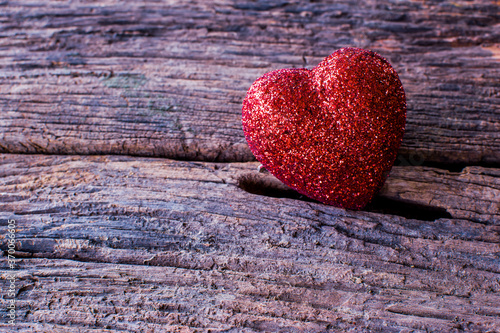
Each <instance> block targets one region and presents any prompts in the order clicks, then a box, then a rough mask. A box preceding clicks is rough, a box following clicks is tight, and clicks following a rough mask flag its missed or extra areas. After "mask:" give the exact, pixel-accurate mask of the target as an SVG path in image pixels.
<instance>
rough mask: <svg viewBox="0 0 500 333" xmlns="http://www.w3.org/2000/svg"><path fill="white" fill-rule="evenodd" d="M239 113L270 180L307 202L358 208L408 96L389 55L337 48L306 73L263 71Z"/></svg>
mask: <svg viewBox="0 0 500 333" xmlns="http://www.w3.org/2000/svg"><path fill="white" fill-rule="evenodd" d="M242 115H243V117H242V123H243V131H244V133H245V138H246V140H247V141H248V144H249V146H250V149H251V150H252V153H253V154H254V155H255V157H256V158H257V160H259V161H260V163H262V164H263V165H264V167H265V168H266V169H267V170H269V171H270V172H271V173H272V174H273V175H274V176H275V177H276V178H278V179H279V180H281V181H282V182H283V183H285V184H286V185H288V186H289V187H291V188H293V189H295V190H296V191H297V192H299V193H302V194H304V195H306V196H308V197H310V198H312V199H316V200H318V201H321V202H323V203H326V204H330V205H334V206H338V207H344V208H349V209H361V208H363V207H364V206H365V205H366V204H367V203H368V202H370V200H371V199H372V198H373V196H374V195H375V194H376V193H377V192H378V190H379V189H380V188H381V187H382V185H383V183H384V181H385V179H386V178H387V176H388V174H389V172H390V170H391V168H392V165H393V163H394V160H395V159H396V155H397V151H398V148H399V145H400V144H401V140H402V138H403V134H404V127H405V121H406V99H405V93H404V90H403V86H402V84H401V81H400V80H399V78H398V75H397V73H396V71H395V70H394V69H393V68H392V67H391V65H390V64H389V62H387V60H385V59H384V58H382V57H381V56H379V55H378V54H376V53H374V52H372V51H367V50H363V49H358V48H343V49H340V50H338V51H336V52H335V53H333V54H332V55H330V56H329V57H327V58H325V59H324V60H323V61H322V62H321V63H320V64H319V65H318V66H317V67H315V68H314V69H312V70H308V69H305V68H301V69H280V70H276V71H273V72H270V73H267V74H265V75H263V76H262V77H260V78H259V79H257V80H256V81H255V82H254V83H253V84H252V86H251V87H250V89H249V90H248V92H247V96H246V97H245V100H244V101H243V114H242Z"/></svg>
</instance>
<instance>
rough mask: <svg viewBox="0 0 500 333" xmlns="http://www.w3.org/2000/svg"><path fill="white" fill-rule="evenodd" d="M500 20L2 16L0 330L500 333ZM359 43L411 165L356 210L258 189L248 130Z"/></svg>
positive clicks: (324, 9)
mask: <svg viewBox="0 0 500 333" xmlns="http://www.w3.org/2000/svg"><path fill="white" fill-rule="evenodd" d="M498 12H499V5H498V4H497V3H495V2H493V1H479V2H469V1H453V2H451V1H440V2H437V1H435V2H434V1H432V2H431V1H429V2H418V1H397V2H396V1H394V2H385V3H382V2H378V1H368V2H364V3H362V4H360V3H359V2H356V1H335V2H334V3H319V2H313V1H311V2H306V1H294V2H286V1H275V2H266V1H250V0H248V1H247V0H245V1H238V2H236V1H212V2H209V1H163V2H152V1H151V2H121V1H112V0H100V1H92V2H87V1H71V2H65V1H33V2H27V1H26V2H16V1H4V2H0V111H1V112H0V153H1V154H0V248H1V249H2V250H3V252H2V257H1V258H0V259H1V260H0V272H1V274H2V279H1V280H0V287H1V288H2V297H1V298H0V299H2V307H1V308H0V315H2V320H3V321H2V322H0V332H11V331H13V330H15V331H22V332H24V331H26V332H33V331H34V332H82V331H85V332H87V331H89V332H124V331H125V332H165V331H171V332H208V331H211V332H259V331H262V332H338V331H349V332H371V331H381V332H429V331H432V332H462V331H467V332H497V331H500V330H499V327H500V310H499V306H498V304H500V229H499V228H500V169H499V168H498V167H499V165H500V163H499V162H500V109H499V104H500V103H499V102H500V92H499V88H500V83H499V80H498V78H499V77H500V66H499V63H500V51H499V38H500V28H499V26H500V25H499V22H500V20H499V16H498ZM343 46H358V47H364V48H370V49H373V50H375V51H377V52H379V53H380V54H381V55H383V56H384V57H386V58H387V59H388V60H389V61H390V62H391V63H392V64H393V66H394V67H395V69H396V70H397V71H398V73H400V77H401V80H402V82H403V85H404V87H405V89H406V92H407V98H408V124H407V132H406V135H405V138H404V142H403V145H402V147H401V150H400V157H399V158H398V162H397V163H398V164H399V165H400V166H397V167H395V168H393V170H392V172H391V175H390V177H389V179H388V181H387V183H386V185H385V186H384V188H383V189H382V190H381V192H380V194H379V195H378V196H377V197H376V198H375V200H374V201H373V202H372V203H371V204H370V205H369V206H368V207H367V208H366V209H364V210H363V211H360V212H354V211H349V210H343V209H337V208H333V207H329V206H325V205H322V204H319V203H316V202H312V201H310V200H307V198H303V197H301V196H300V195H298V194H297V193H296V192H294V191H291V190H289V189H287V188H286V187H285V186H284V185H282V184H281V183H279V182H278V181H277V180H276V179H274V178H273V177H272V176H270V175H264V174H261V173H258V172H257V164H256V163H255V162H252V160H253V157H252V156H251V153H250V151H249V149H248V147H247V145H246V143H245V141H244V137H243V133H242V131H241V125H240V112H241V101H242V99H243V97H244V95H245V93H246V90H247V89H248V87H249V86H250V84H251V83H252V82H253V81H254V80H255V79H256V78H257V77H259V76H260V75H262V74H263V73H265V72H267V71H270V70H274V69H277V68H284V67H308V68H311V67H313V66H315V65H316V64H317V63H318V62H319V61H320V60H321V59H322V58H323V57H325V56H327V55H329V54H330V53H332V52H333V51H334V50H336V49H338V48H340V47H343ZM30 154H33V155H30ZM54 154H55V155H54ZM67 154H69V155H67ZM71 154H76V155H71ZM89 154H97V155H99V156H81V155H89ZM106 154H112V155H113V156H111V155H106ZM63 155H67V156H63ZM79 155H80V156H79ZM117 155H118V156H117ZM120 155H121V156H120ZM124 155H129V156H124ZM130 155H135V157H134V156H130ZM146 156H156V157H169V158H173V159H177V160H171V159H162V158H150V157H146ZM180 160H184V161H180ZM213 161H218V162H220V163H213ZM238 161H239V162H244V163H235V162H238ZM8 219H15V220H16V221H17V225H18V228H17V230H16V237H17V242H16V250H17V252H16V256H17V257H18V258H20V259H19V262H18V266H19V271H18V274H19V276H18V279H17V290H18V291H17V296H16V300H17V305H18V308H17V311H18V312H17V319H16V325H15V326H14V327H11V326H6V325H5V322H6V320H5V318H6V316H5V315H6V313H7V312H6V308H5V307H4V306H3V304H5V301H6V297H5V293H4V291H5V288H6V286H7V283H8V282H7V281H6V280H5V277H6V276H7V274H8V273H9V272H10V270H9V269H8V264H7V259H6V252H5V250H6V249H7V240H6V239H5V235H6V233H7V220H8Z"/></svg>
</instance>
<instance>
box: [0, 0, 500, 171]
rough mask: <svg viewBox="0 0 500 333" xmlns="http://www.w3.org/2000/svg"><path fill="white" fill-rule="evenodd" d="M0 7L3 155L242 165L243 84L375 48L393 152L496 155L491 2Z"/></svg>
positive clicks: (469, 157)
mask: <svg viewBox="0 0 500 333" xmlns="http://www.w3.org/2000/svg"><path fill="white" fill-rule="evenodd" d="M0 8H1V10H0V69H1V71H0V107H1V109H2V111H3V112H1V113H0V152H18V153H50V154H68V153H69V154H131V155H140V156H164V157H169V158H177V159H189V160H208V161H248V160H252V159H253V156H252V155H251V153H250V151H249V149H248V147H247V145H246V144H245V141H244V138H243V135H242V132H241V125H240V118H241V117H240V113H241V102H242V99H243V97H244V96H245V93H246V90H247V89H248V87H249V86H250V85H251V83H252V82H253V81H254V80H255V79H256V78H258V77H259V76H261V75H262V74H264V73H265V72H268V71H271V70H274V69H277V68H283V67H308V68H311V67H314V66H316V65H317V64H318V63H319V61H321V60H322V59H323V58H324V57H325V56H327V55H329V54H331V53H332V52H333V51H335V50H336V49H338V48H340V47H343V46H358V47H364V48H369V49H373V50H375V51H377V52H379V53H380V54H381V55H383V56H384V57H386V58H388V59H389V61H390V62H391V63H392V64H393V66H394V67H395V69H396V70H397V71H398V73H399V74H400V77H401V80H402V82H403V85H404V87H405V89H406V92H407V97H408V125H407V132H406V136H405V139H404V142H403V146H402V148H401V154H402V155H403V156H404V157H405V159H406V160H408V159H409V158H412V159H414V160H415V161H417V162H416V163H417V164H419V163H423V162H424V161H425V162H427V163H436V162H437V163H444V164H454V163H455V164H456V163H458V164H476V165H490V166H491V165H498V164H499V162H500V124H499V122H498V118H499V114H500V109H499V107H498V105H499V104H500V93H499V87H500V86H499V82H498V78H499V77H500V66H499V57H500V51H499V44H498V41H499V40H500V28H499V16H498V8H499V7H498V5H497V4H495V3H494V2H492V1H481V2H469V1H454V2H451V1H450V2H441V1H439V2H408V1H394V2H387V3H381V2H377V1H368V2H365V3H364V4H363V5H360V4H359V2H358V1H340V2H337V1H336V2H335V3H330V4H325V3H316V2H311V3H309V2H306V1H293V2H287V1H274V2H271V3H269V2H265V1H257V2H255V1H238V2H236V1H229V0H226V1H223V0H222V1H205V2H203V1H195V2H192V1H166V2H148V3H142V2H121V1H113V0H103V1H92V2H87V1H71V2H61V1H36V2H32V3H29V4H27V3H24V2H16V1H7V2H2V3H1V7H0Z"/></svg>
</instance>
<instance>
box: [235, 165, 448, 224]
mask: <svg viewBox="0 0 500 333" xmlns="http://www.w3.org/2000/svg"><path fill="white" fill-rule="evenodd" d="M238 187H239V188H241V189H242V190H244V191H246V192H248V193H252V194H257V195H263V196H267V197H272V198H288V199H295V200H301V201H306V202H318V201H316V200H313V199H310V198H308V197H306V196H305V195H302V194H300V193H298V192H297V191H295V190H293V189H291V188H289V187H287V186H286V185H284V184H283V183H281V182H279V181H278V180H277V179H276V180H274V179H272V178H270V177H258V175H253V174H243V175H241V176H240V177H239V178H238ZM363 210H365V211H368V212H374V213H381V214H388V215H396V216H401V217H404V218H407V219H415V220H422V221H435V220H438V219H441V218H452V215H451V214H450V213H449V212H448V211H447V210H446V209H445V208H442V207H436V206H432V205H424V204H421V203H417V202H412V201H410V200H398V199H394V198H387V197H384V196H376V197H375V198H374V199H373V200H372V201H371V202H370V203H369V204H368V205H367V206H366V207H365V208H364V209H363Z"/></svg>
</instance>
